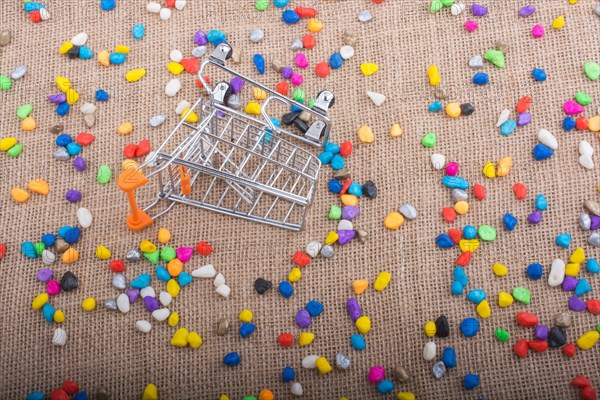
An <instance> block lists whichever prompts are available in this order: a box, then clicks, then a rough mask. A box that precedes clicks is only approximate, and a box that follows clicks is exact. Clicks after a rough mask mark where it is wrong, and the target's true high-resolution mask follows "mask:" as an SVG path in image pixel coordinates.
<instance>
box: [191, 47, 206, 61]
mask: <svg viewBox="0 0 600 400" xmlns="http://www.w3.org/2000/svg"><path fill="white" fill-rule="evenodd" d="M206 51H207V50H206V46H198V47H195V48H194V50H192V56H194V57H196V58H201V57H204V55H205V54H206Z"/></svg>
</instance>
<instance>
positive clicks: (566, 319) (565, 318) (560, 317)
mask: <svg viewBox="0 0 600 400" xmlns="http://www.w3.org/2000/svg"><path fill="white" fill-rule="evenodd" d="M554 322H555V323H556V325H558V326H560V327H562V328H566V327H568V326H569V325H571V313H570V312H567V311H565V312H561V313H560V314H556V317H554Z"/></svg>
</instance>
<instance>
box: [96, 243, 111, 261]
mask: <svg viewBox="0 0 600 400" xmlns="http://www.w3.org/2000/svg"><path fill="white" fill-rule="evenodd" d="M111 255H112V254H111V252H110V250H109V249H107V248H106V247H104V246H103V245H100V246H98V247H97V248H96V257H98V258H99V259H101V260H108V259H109V258H110V256H111Z"/></svg>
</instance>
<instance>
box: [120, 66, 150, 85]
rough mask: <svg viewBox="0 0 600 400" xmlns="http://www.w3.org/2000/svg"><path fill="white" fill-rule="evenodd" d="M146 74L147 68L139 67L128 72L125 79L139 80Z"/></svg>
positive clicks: (128, 80) (129, 80)
mask: <svg viewBox="0 0 600 400" xmlns="http://www.w3.org/2000/svg"><path fill="white" fill-rule="evenodd" d="M144 76H146V70H145V69H144V68H138V69H134V70H131V71H129V72H127V74H126V75H125V79H127V82H137V81H139V80H140V79H142V78H143V77H144Z"/></svg>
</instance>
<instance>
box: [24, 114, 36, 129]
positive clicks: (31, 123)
mask: <svg viewBox="0 0 600 400" xmlns="http://www.w3.org/2000/svg"><path fill="white" fill-rule="evenodd" d="M36 127H37V124H36V123H35V120H34V119H33V118H31V117H27V118H25V119H24V120H23V121H21V129H23V130H24V131H25V132H31V131H33V130H35V128H36Z"/></svg>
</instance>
